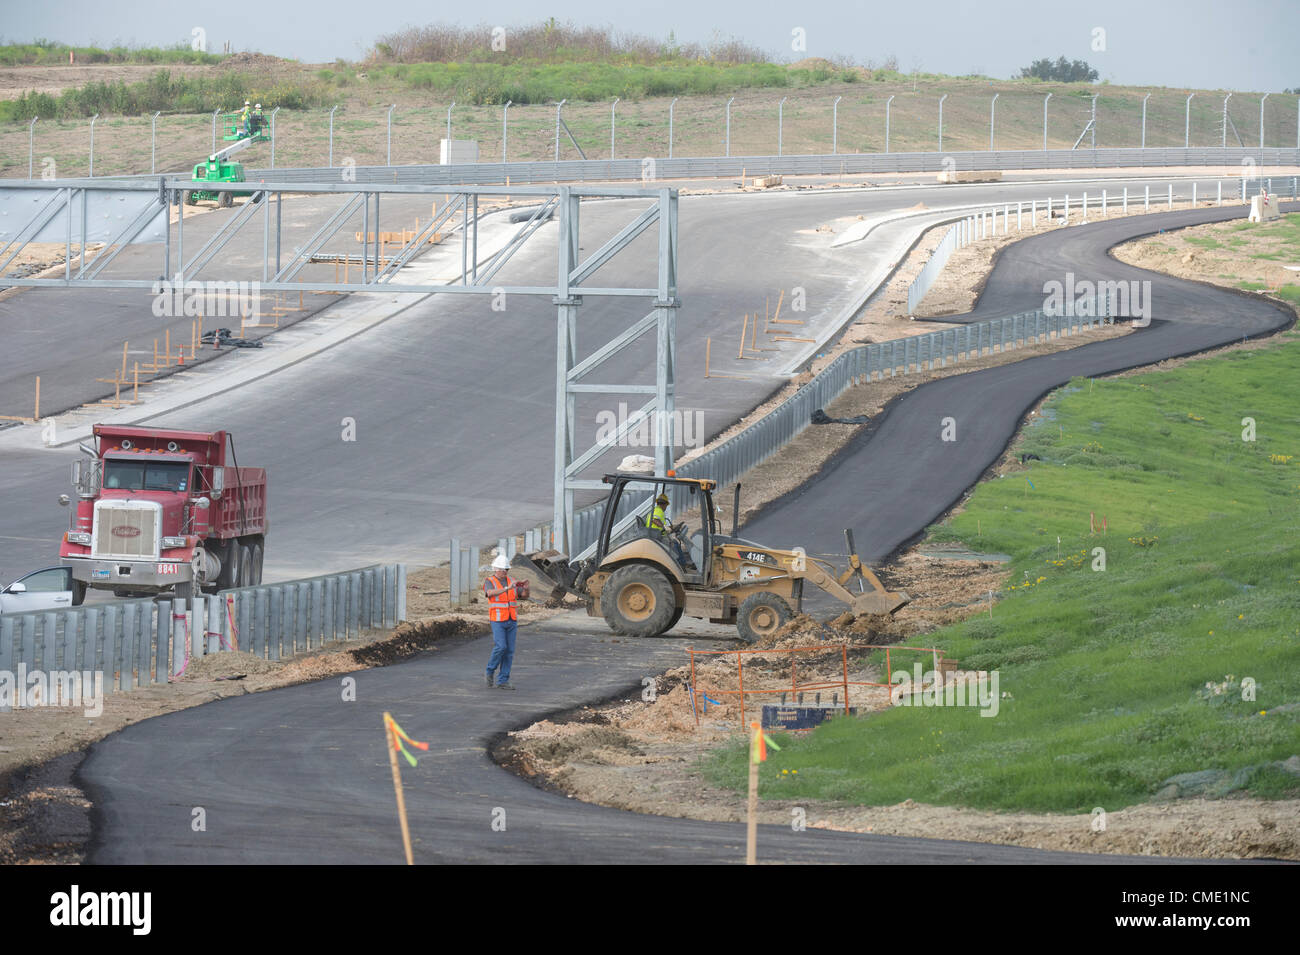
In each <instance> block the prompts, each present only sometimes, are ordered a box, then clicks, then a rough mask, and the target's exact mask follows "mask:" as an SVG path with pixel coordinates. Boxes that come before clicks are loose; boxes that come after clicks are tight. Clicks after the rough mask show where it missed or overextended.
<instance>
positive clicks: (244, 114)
mask: <svg viewBox="0 0 1300 955" xmlns="http://www.w3.org/2000/svg"><path fill="white" fill-rule="evenodd" d="M252 115H253V105H252V104H251V103H250V102H249V101H248V100H244V108H243V109H241V110H240V111H239V125H240V126H241V127H242V128H243V130H244V135H245V136H251V135H253V128H252V125H251V119H252Z"/></svg>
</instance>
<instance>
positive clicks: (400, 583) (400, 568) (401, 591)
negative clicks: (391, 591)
mask: <svg viewBox="0 0 1300 955" xmlns="http://www.w3.org/2000/svg"><path fill="white" fill-rule="evenodd" d="M405 619H406V565H405V564H398V565H397V617H396V619H395V620H394V621H393V625H394V626H396V625H397V624H399V623H401V622H402V621H403V620H405Z"/></svg>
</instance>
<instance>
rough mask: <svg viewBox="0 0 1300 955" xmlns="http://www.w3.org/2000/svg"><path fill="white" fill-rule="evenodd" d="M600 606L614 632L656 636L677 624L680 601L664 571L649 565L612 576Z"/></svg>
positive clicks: (623, 570)
mask: <svg viewBox="0 0 1300 955" xmlns="http://www.w3.org/2000/svg"><path fill="white" fill-rule="evenodd" d="M600 606H601V609H602V610H604V612H605V622H606V623H607V624H609V627H610V629H611V630H613V631H614V632H615V633H622V634H626V635H627V636H629V637H657V636H658V635H659V634H661V633H663V632H664V631H666V630H667V629H668V628H669V627H671V626H672V625H673V623H674V622H675V621H674V619H673V615H674V614H675V612H676V611H677V598H676V597H675V596H674V595H673V585H672V584H671V583H670V582H669V580H668V578H667V577H665V576H664V575H663V572H662V571H659V570H657V569H655V568H654V567H651V566H648V565H646V564H629V565H628V566H626V567H620V568H619V569H618V570H616V571H614V573H612V574H610V575H609V580H607V581H606V582H605V586H604V587H603V588H601V591H600Z"/></svg>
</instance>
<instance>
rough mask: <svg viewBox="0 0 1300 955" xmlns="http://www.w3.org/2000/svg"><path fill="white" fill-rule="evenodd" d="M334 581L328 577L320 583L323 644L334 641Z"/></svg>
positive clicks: (321, 636) (321, 635)
mask: <svg viewBox="0 0 1300 955" xmlns="http://www.w3.org/2000/svg"><path fill="white" fill-rule="evenodd" d="M334 580H335V578H333V577H326V578H324V579H322V580H321V582H320V601H321V604H320V614H321V616H320V639H321V643H327V642H329V641H331V640H333V639H334Z"/></svg>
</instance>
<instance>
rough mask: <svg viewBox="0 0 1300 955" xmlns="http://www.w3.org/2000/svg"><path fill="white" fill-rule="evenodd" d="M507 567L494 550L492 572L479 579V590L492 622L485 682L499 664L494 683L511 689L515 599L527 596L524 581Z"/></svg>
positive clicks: (516, 617)
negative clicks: (483, 597) (486, 603)
mask: <svg viewBox="0 0 1300 955" xmlns="http://www.w3.org/2000/svg"><path fill="white" fill-rule="evenodd" d="M509 570H510V560H509V558H507V557H506V555H505V554H497V556H496V558H495V559H494V560H493V561H492V574H491V575H490V576H489V577H488V579H487V580H485V581H483V593H484V594H485V595H486V596H487V599H488V622H489V623H491V624H492V656H491V657H489V658H488V665H487V685H488V687H492V686H493V674H494V673H495V672H496V671H497V669H498V668H500V677H499V679H498V681H497V682H496V684H495V685H496V687H497V689H501V690H513V689H514V687H513V686H511V685H510V666H511V664H512V663H514V659H515V635H516V633H517V632H518V628H519V623H518V621H519V600H520V598H527V596H528V582H527V581H526V580H515V579H514V578H513V577H511V576H510V574H509Z"/></svg>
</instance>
